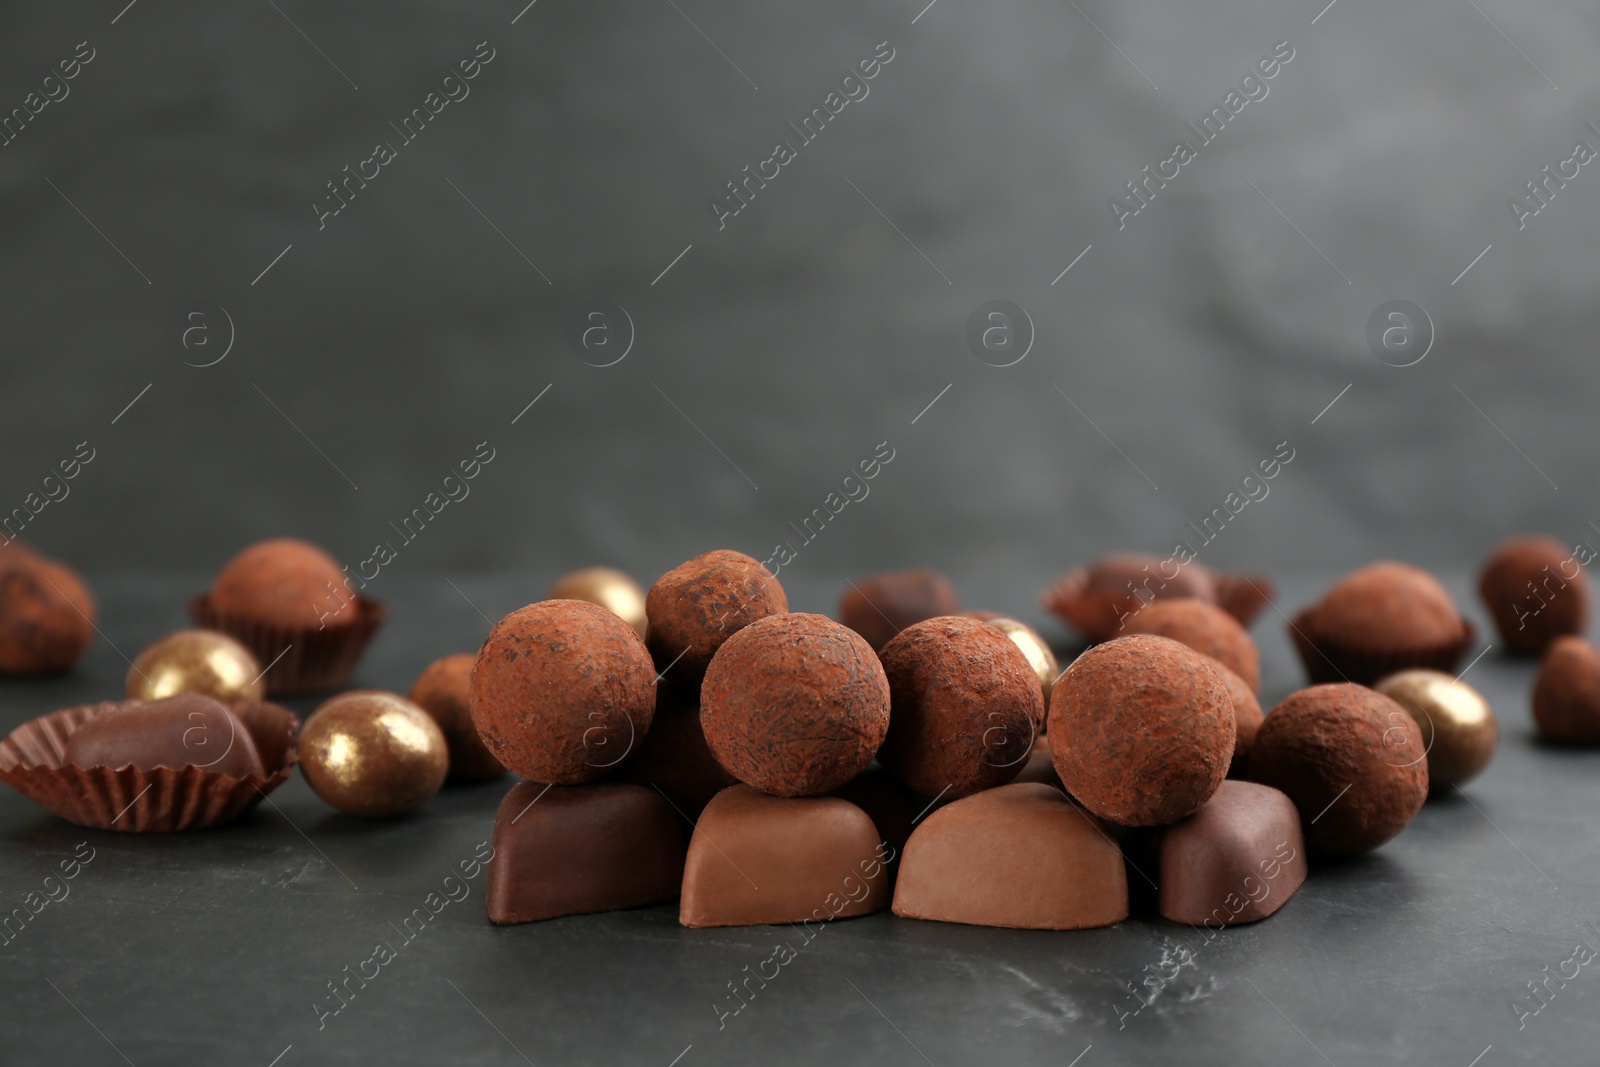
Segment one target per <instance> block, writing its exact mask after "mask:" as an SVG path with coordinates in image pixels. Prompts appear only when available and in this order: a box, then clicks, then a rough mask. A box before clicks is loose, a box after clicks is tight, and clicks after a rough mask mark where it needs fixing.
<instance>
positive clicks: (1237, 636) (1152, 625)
mask: <svg viewBox="0 0 1600 1067" xmlns="http://www.w3.org/2000/svg"><path fill="white" fill-rule="evenodd" d="M1122 632H1123V633H1124V634H1154V635H1155V636H1157V637H1170V638H1172V640H1174V641H1176V642H1178V643H1179V644H1182V645H1188V646H1189V647H1190V648H1192V649H1194V650H1195V651H1196V652H1199V653H1200V654H1202V655H1206V656H1210V657H1211V658H1212V659H1214V660H1216V661H1217V662H1218V663H1221V664H1222V665H1223V666H1224V667H1226V668H1228V669H1229V670H1231V671H1232V672H1233V673H1234V674H1236V675H1238V676H1239V677H1240V678H1242V679H1244V683H1245V684H1246V685H1248V686H1249V687H1250V689H1251V691H1252V692H1255V691H1258V690H1259V689H1260V688H1261V653H1260V652H1259V651H1257V649H1256V643H1255V642H1254V641H1252V640H1251V639H1250V635H1249V634H1248V633H1246V632H1245V628H1244V627H1243V626H1240V625H1239V620H1238V619H1235V618H1234V617H1233V616H1232V615H1229V614H1228V613H1227V612H1226V611H1223V610H1222V609H1221V608H1219V607H1217V606H1216V605H1215V604H1209V603H1207V602H1206V601H1203V600H1196V599H1194V598H1193V597H1187V598H1185V599H1182V600H1157V601H1154V602H1152V603H1149V604H1146V605H1145V606H1144V607H1143V608H1140V609H1139V610H1138V611H1135V612H1134V613H1133V614H1131V615H1129V616H1128V617H1127V618H1126V619H1125V620H1123V624H1122Z"/></svg>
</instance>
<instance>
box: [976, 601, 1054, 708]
mask: <svg viewBox="0 0 1600 1067" xmlns="http://www.w3.org/2000/svg"><path fill="white" fill-rule="evenodd" d="M965 615H966V616H967V618H969V619H977V620H978V621H979V622H986V623H988V624H989V625H990V626H993V627H994V628H995V629H996V630H999V631H1000V632H1001V633H1003V634H1005V635H1006V637H1007V638H1008V639H1010V641H1011V643H1012V644H1013V645H1016V646H1017V648H1019V649H1021V650H1022V654H1023V655H1024V656H1026V657H1027V660H1028V666H1030V667H1032V668H1033V673H1034V674H1036V675H1038V676H1039V694H1040V696H1042V697H1043V698H1044V703H1045V706H1046V707H1049V706H1050V689H1051V687H1052V686H1054V685H1055V684H1056V677H1057V676H1058V675H1059V674H1060V673H1061V667H1060V665H1059V664H1058V663H1056V654H1055V650H1053V649H1052V648H1051V647H1050V643H1049V642H1048V641H1046V640H1045V639H1044V638H1042V637H1040V636H1039V632H1038V631H1037V630H1035V629H1034V628H1033V627H1031V626H1029V625H1028V624H1027V623H1025V622H1018V621H1017V620H1016V619H1013V618H1011V617H1010V616H1008V615H1000V614H997V613H995V612H993V611H968V612H965Z"/></svg>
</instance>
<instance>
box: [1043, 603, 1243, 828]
mask: <svg viewBox="0 0 1600 1067" xmlns="http://www.w3.org/2000/svg"><path fill="white" fill-rule="evenodd" d="M1236 734H1237V730H1236V726H1235V724H1234V718H1233V700H1232V698H1231V697H1230V695H1229V693H1228V686H1227V683H1226V682H1224V681H1223V678H1222V669H1221V668H1219V667H1218V666H1217V664H1216V661H1215V660H1213V659H1211V657H1209V656H1203V655H1201V654H1200V653H1198V652H1196V651H1194V650H1193V649H1192V648H1189V647H1188V646H1187V645H1181V644H1179V643H1178V642H1176V641H1173V640H1171V639H1170V638H1166V637H1154V636H1150V635H1146V634H1135V635H1134V636H1132V637H1119V638H1117V639H1115V640H1112V641H1107V642H1106V643H1105V644H1103V645H1097V646H1095V647H1094V648H1091V649H1089V651H1087V652H1085V653H1084V654H1083V655H1081V656H1079V657H1078V659H1077V661H1076V662H1075V663H1073V664H1072V666H1070V667H1068V668H1067V671H1066V673H1065V674H1063V675H1062V676H1061V678H1060V680H1059V681H1057V682H1056V688H1055V692H1054V693H1053V694H1052V695H1051V698H1050V740H1051V752H1052V754H1053V755H1054V758H1055V764H1056V773H1058V774H1059V775H1061V781H1062V783H1063V784H1064V785H1066V787H1067V791H1068V792H1069V793H1071V794H1072V795H1073V796H1074V797H1076V798H1077V800H1078V802H1079V803H1080V804H1082V805H1083V806H1084V807H1086V808H1088V809H1089V810H1090V811H1091V812H1093V813H1094V814H1096V815H1098V816H1100V817H1101V818H1102V819H1108V820H1110V821H1112V822H1115V823H1120V824H1122V825H1125V826H1160V825H1164V824H1166V823H1171V822H1176V821H1177V820H1179V819H1181V818H1183V817H1184V816H1185V815H1192V814H1193V813H1194V812H1196V811H1198V810H1199V809H1200V805H1202V804H1204V803H1205V802H1206V801H1207V800H1209V799H1211V794H1213V793H1215V792H1216V791H1217V786H1219V785H1221V784H1222V780H1223V777H1224V776H1225V775H1226V774H1227V772H1228V764H1229V762H1230V761H1231V760H1232V759H1233V747H1234V743H1235V739H1236Z"/></svg>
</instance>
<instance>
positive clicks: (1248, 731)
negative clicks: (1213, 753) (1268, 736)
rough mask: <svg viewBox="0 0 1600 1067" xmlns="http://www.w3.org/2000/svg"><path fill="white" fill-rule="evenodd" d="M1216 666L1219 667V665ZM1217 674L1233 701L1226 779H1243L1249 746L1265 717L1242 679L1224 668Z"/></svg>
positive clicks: (1247, 764)
mask: <svg viewBox="0 0 1600 1067" xmlns="http://www.w3.org/2000/svg"><path fill="white" fill-rule="evenodd" d="M1218 666H1219V667H1221V665H1220V664H1218ZM1217 673H1218V674H1220V675H1222V681H1223V684H1225V685H1226V686H1227V687H1228V696H1229V698H1231V699H1232V701H1233V727H1234V741H1233V761H1232V762H1231V763H1229V764H1228V777H1229V778H1244V777H1246V771H1247V769H1248V767H1249V763H1250V746H1251V745H1253V744H1255V740H1256V731H1258V730H1260V729H1261V720H1262V719H1263V718H1265V716H1264V715H1263V714H1262V711H1261V701H1259V700H1258V699H1256V693H1255V690H1254V689H1251V688H1250V687H1249V686H1248V685H1245V683H1244V679H1243V678H1241V677H1239V676H1238V675H1237V674H1235V673H1233V672H1232V671H1230V670H1229V669H1228V668H1226V667H1221V669H1220V670H1219V671H1218V672H1217Z"/></svg>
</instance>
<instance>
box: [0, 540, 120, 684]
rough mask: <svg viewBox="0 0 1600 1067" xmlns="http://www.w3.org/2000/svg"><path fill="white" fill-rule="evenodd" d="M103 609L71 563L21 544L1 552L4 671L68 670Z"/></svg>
mask: <svg viewBox="0 0 1600 1067" xmlns="http://www.w3.org/2000/svg"><path fill="white" fill-rule="evenodd" d="M98 614H99V612H98V611H97V609H96V607H95V602H94V597H93V596H91V595H90V593H89V588H88V586H87V585H85V584H84V582H83V579H81V578H79V577H78V575H77V574H76V573H75V572H74V571H73V570H71V569H70V568H69V567H67V566H65V565H64V564H61V563H57V562H55V561H54V560H50V559H46V558H44V557H43V556H39V555H35V554H34V553H33V552H31V551H23V550H22V549H21V546H20V545H14V546H12V547H11V548H10V549H8V550H6V551H4V552H3V553H0V673H3V674H16V675H39V674H57V673H59V672H61V671H64V670H66V669H67V668H68V667H70V666H72V665H73V664H74V663H76V662H78V659H79V658H80V657H81V656H82V655H83V653H84V650H85V649H87V648H88V647H89V642H90V640H91V639H92V638H93V637H94V622H95V619H96V617H97V616H98Z"/></svg>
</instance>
